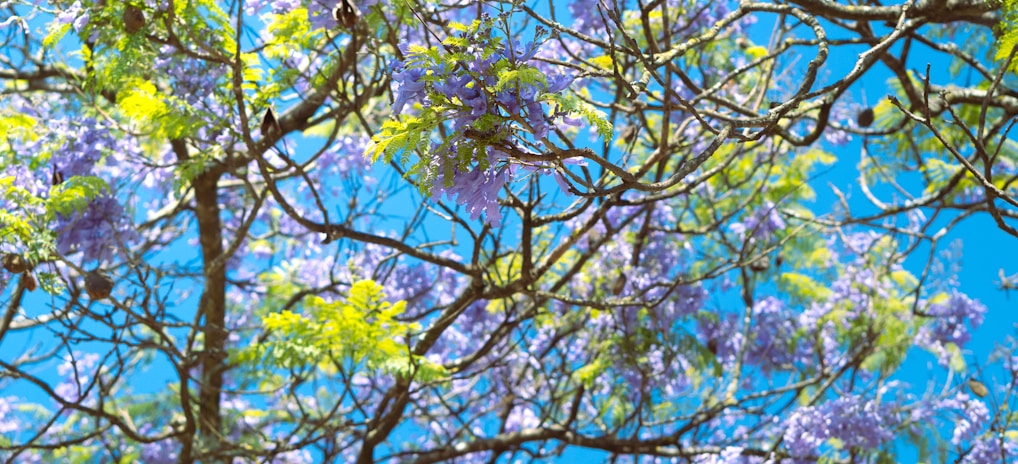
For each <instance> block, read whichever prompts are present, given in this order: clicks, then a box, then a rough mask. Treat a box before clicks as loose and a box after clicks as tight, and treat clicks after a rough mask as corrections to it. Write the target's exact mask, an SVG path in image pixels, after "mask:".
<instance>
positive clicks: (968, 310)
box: [916, 290, 986, 365]
mask: <svg viewBox="0 0 1018 464" xmlns="http://www.w3.org/2000/svg"><path fill="white" fill-rule="evenodd" d="M926 313H927V314H929V315H930V316H932V317H933V319H932V320H931V321H929V322H928V323H927V324H926V325H924V326H922V327H921V328H920V329H919V333H918V335H917V336H916V344H917V345H918V346H921V347H923V348H926V349H928V350H930V351H932V352H934V353H935V354H937V357H938V358H939V360H940V363H941V364H943V365H947V362H948V361H949V359H950V356H951V355H950V353H949V352H948V349H947V346H948V345H949V344H954V345H956V346H957V347H958V348H961V347H963V346H964V345H965V344H966V343H968V341H969V340H970V339H971V332H972V331H973V330H975V329H977V328H979V326H980V325H982V323H983V315H984V314H986V306H984V305H983V304H982V303H980V302H979V301H978V300H973V299H971V298H969V297H968V296H966V295H964V294H962V293H960V292H958V291H957V290H953V291H952V292H951V294H950V295H949V296H947V297H946V298H944V299H943V300H942V301H940V300H938V301H936V302H933V303H931V304H930V306H929V309H928V310H927V311H926Z"/></svg>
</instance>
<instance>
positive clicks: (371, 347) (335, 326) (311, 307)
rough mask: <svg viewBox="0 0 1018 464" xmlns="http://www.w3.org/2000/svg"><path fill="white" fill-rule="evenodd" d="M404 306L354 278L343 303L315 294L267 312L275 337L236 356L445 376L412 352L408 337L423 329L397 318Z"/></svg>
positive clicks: (267, 322)
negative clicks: (295, 306)
mask: <svg viewBox="0 0 1018 464" xmlns="http://www.w3.org/2000/svg"><path fill="white" fill-rule="evenodd" d="M405 309H406V302H405V301H398V302H396V303H389V302H388V301H387V300H386V295H385V292H384V290H383V288H382V286H381V285H379V284H377V283H375V282H374V281H371V280H362V281H359V282H355V283H354V284H353V286H352V287H351V288H350V293H349V295H348V296H347V298H346V300H344V301H334V302H329V301H326V300H324V299H322V298H321V297H318V296H311V297H308V298H307V299H306V300H305V301H304V306H303V311H302V312H301V313H296V312H293V311H290V310H284V311H281V312H277V313H272V314H269V315H268V316H266V317H265V318H264V319H263V325H264V327H265V330H267V331H269V332H271V333H272V337H270V339H269V340H268V341H266V342H265V343H262V344H259V345H255V346H253V347H251V348H250V349H248V350H245V351H242V352H240V353H238V354H237V360H238V361H240V362H242V363H257V362H260V361H261V360H265V361H267V362H268V363H270V364H271V365H274V366H278V367H285V368H298V367H304V366H315V367H317V368H318V369H319V370H321V371H322V372H323V373H325V374H327V375H328V374H332V373H334V372H335V371H336V369H337V367H338V366H344V367H345V368H346V369H350V370H357V369H367V370H369V371H379V370H380V371H383V372H387V373H390V374H394V375H400V376H414V377H415V378H417V379H419V380H423V381H427V380H432V379H436V378H440V377H442V376H444V374H445V370H444V369H443V367H442V366H441V365H439V364H435V363H432V362H430V361H428V360H426V359H424V358H422V357H419V356H412V355H411V354H410V348H409V346H408V345H407V340H408V339H409V338H410V336H411V334H414V333H417V332H419V331H420V327H419V325H418V324H415V323H406V322H401V321H399V320H397V318H398V317H399V316H400V315H401V314H403V311H404V310H405Z"/></svg>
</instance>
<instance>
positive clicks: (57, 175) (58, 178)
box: [50, 166, 64, 185]
mask: <svg viewBox="0 0 1018 464" xmlns="http://www.w3.org/2000/svg"><path fill="white" fill-rule="evenodd" d="M50 183H52V184H53V185H60V184H62V183H64V175H63V174H62V173H61V172H60V171H58V170H57V167H56V166H53V176H52V177H51V178H50Z"/></svg>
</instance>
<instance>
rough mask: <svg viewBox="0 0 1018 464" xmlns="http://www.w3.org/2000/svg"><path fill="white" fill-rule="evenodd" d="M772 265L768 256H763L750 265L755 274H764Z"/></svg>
mask: <svg viewBox="0 0 1018 464" xmlns="http://www.w3.org/2000/svg"><path fill="white" fill-rule="evenodd" d="M770 267H771V263H770V261H769V260H768V259H767V257H766V256H761V257H759V258H757V259H755V260H753V262H751V263H749V269H750V270H752V271H753V272H763V271H766V270H767V269H770Z"/></svg>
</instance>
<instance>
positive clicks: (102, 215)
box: [53, 195, 137, 261]
mask: <svg viewBox="0 0 1018 464" xmlns="http://www.w3.org/2000/svg"><path fill="white" fill-rule="evenodd" d="M53 230H54V231H55V232H56V233H57V251H59V252H60V253H61V254H63V255H69V254H71V253H75V252H79V251H80V252H81V253H82V258H83V259H84V260H85V261H92V260H98V261H109V260H112V259H113V257H114V255H115V254H116V251H117V250H119V249H121V244H123V243H128V242H130V241H132V240H135V239H136V238H137V232H135V230H134V227H133V224H132V223H131V222H130V220H129V219H128V218H127V215H126V214H125V212H124V207H123V206H121V205H120V202H118V201H117V199H116V198H114V197H113V196H110V195H101V196H99V197H96V198H95V199H93V200H92V201H91V202H89V203H88V205H87V206H86V207H85V208H84V209H83V210H81V211H75V212H73V213H71V214H68V215H66V216H65V215H62V214H61V215H57V221H56V223H55V224H54V225H53Z"/></svg>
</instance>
